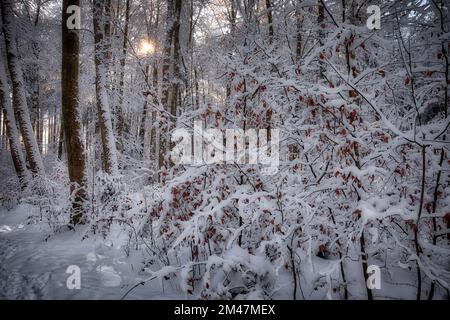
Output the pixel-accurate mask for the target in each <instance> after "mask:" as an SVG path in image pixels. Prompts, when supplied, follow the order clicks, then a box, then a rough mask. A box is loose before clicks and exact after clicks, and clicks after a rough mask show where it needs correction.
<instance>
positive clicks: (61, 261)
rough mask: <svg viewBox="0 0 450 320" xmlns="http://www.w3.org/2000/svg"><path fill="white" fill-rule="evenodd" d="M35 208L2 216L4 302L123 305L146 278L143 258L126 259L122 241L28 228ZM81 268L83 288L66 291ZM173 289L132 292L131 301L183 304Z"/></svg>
mask: <svg viewBox="0 0 450 320" xmlns="http://www.w3.org/2000/svg"><path fill="white" fill-rule="evenodd" d="M31 210H33V207H32V206H28V205H19V206H17V207H15V208H13V209H12V210H9V211H8V210H6V209H2V210H1V211H0V299H120V298H121V297H122V296H123V295H124V294H125V293H126V292H127V291H128V290H129V289H130V288H131V287H132V286H134V285H135V284H137V283H139V282H140V281H142V280H143V279H145V278H147V276H148V275H147V276H146V275H145V274H144V273H142V272H141V271H140V268H142V263H141V261H142V259H141V257H140V256H139V253H138V252H131V254H130V256H127V255H126V253H125V251H124V250H123V249H121V248H120V241H121V240H120V239H116V240H111V239H107V240H105V239H103V238H100V237H89V238H87V239H84V240H82V241H81V240H80V239H81V237H82V234H81V232H79V231H77V232H71V231H66V232H62V233H58V234H56V235H52V236H50V237H49V236H48V235H49V234H50V232H47V233H46V232H42V231H43V229H45V226H43V225H40V224H27V223H26V221H27V217H28V216H29V214H30V213H31ZM71 265H76V266H78V267H79V268H80V271H81V288H80V289H69V288H68V287H67V285H66V282H67V279H68V278H69V277H70V276H71V274H69V273H66V271H67V268H68V267H69V266H71ZM176 292H177V290H175V289H174V287H171V283H170V282H168V281H165V282H164V285H163V287H162V286H161V284H160V283H159V282H148V283H146V284H145V286H139V287H137V288H135V289H133V290H132V291H131V292H130V294H129V295H128V296H127V299H129V298H131V299H177V298H183V297H182V296H180V295H179V294H174V293H176Z"/></svg>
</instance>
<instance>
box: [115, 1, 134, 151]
mask: <svg viewBox="0 0 450 320" xmlns="http://www.w3.org/2000/svg"><path fill="white" fill-rule="evenodd" d="M130 8H131V0H127V1H126V3H125V26H124V28H123V42H122V56H121V57H120V79H119V105H118V107H117V108H116V110H115V111H116V114H117V134H118V140H119V148H120V150H121V151H123V132H124V129H125V128H124V127H125V124H124V112H123V109H124V103H123V101H124V99H123V94H124V85H125V62H126V58H127V51H128V25H129V21H130Z"/></svg>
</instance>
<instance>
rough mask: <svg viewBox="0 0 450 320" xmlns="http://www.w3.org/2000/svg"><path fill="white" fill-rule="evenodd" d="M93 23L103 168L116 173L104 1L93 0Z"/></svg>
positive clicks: (116, 163)
mask: <svg viewBox="0 0 450 320" xmlns="http://www.w3.org/2000/svg"><path fill="white" fill-rule="evenodd" d="M92 8H93V15H92V16H93V23H94V38H95V92H96V98H97V112H98V122H99V127H100V135H101V140H102V148H103V169H104V170H105V172H106V173H108V174H112V175H116V174H118V172H119V168H118V162H117V149H116V142H115V138H114V132H113V127H112V121H111V111H110V108H109V100H108V93H107V83H106V82H107V75H106V70H107V69H106V65H105V60H106V56H105V50H104V33H103V30H104V29H103V25H104V24H103V22H104V17H105V14H104V9H105V8H104V2H103V1H102V0H94V2H93V7H92Z"/></svg>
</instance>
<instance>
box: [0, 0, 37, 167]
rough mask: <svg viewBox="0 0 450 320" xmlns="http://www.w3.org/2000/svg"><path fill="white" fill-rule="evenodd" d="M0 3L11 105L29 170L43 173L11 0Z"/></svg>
mask: <svg viewBox="0 0 450 320" xmlns="http://www.w3.org/2000/svg"><path fill="white" fill-rule="evenodd" d="M0 3H1V10H2V18H3V33H4V35H5V45H6V60H7V62H8V68H9V73H10V76H11V82H12V89H13V90H12V91H13V107H14V111H15V114H16V117H17V120H18V122H19V126H20V131H21V133H22V139H23V143H24V145H25V150H26V153H27V159H28V163H29V164H30V168H31V171H32V172H33V173H34V174H40V175H43V174H44V173H45V172H44V164H43V162H42V158H41V154H40V153H39V147H38V144H37V141H36V137H35V136H34V134H33V127H32V125H31V120H30V112H29V110H28V105H27V99H26V90H25V82H24V79H23V73H22V68H21V66H20V61H19V55H18V52H17V45H16V30H15V28H16V25H15V22H14V18H13V17H14V15H13V11H12V7H11V1H10V0H2V1H1V2H0Z"/></svg>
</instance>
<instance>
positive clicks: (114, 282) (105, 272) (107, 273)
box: [96, 266, 122, 287]
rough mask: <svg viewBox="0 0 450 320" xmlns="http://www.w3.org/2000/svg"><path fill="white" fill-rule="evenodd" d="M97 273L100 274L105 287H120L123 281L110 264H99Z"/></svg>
mask: <svg viewBox="0 0 450 320" xmlns="http://www.w3.org/2000/svg"><path fill="white" fill-rule="evenodd" d="M96 270H97V273H99V274H100V277H101V281H102V285H103V286H105V287H118V286H120V284H121V282H122V278H121V277H120V275H119V274H118V273H117V272H116V270H114V268H113V267H110V266H98V267H97V269H96Z"/></svg>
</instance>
